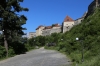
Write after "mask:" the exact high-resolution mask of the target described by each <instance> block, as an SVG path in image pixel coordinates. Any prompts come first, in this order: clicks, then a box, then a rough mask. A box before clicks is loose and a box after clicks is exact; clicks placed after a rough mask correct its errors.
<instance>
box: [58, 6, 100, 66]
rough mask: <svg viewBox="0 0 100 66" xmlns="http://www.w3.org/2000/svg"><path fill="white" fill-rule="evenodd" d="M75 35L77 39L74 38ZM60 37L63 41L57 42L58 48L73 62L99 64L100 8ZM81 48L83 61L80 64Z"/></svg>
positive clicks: (83, 65)
mask: <svg viewBox="0 0 100 66" xmlns="http://www.w3.org/2000/svg"><path fill="white" fill-rule="evenodd" d="M77 37H78V38H79V40H78V41H76V40H75V39H76V38H77ZM62 38H63V40H64V41H63V42H60V43H59V45H58V47H59V48H60V49H59V50H60V51H63V52H67V54H68V55H69V56H70V57H71V58H72V61H73V62H74V63H75V64H78V65H79V66H100V63H99V61H100V8H97V9H95V12H94V13H93V14H91V15H90V16H88V17H87V18H86V19H84V20H83V22H82V23H81V24H79V25H77V26H75V27H73V28H72V29H71V30H70V31H69V32H66V33H65V34H63V36H62ZM82 43H83V45H82ZM82 48H83V51H84V53H83V57H84V58H83V59H84V62H83V63H82V64H81V60H82V58H81V57H82V56H81V55H82Z"/></svg>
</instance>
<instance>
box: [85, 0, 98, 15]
mask: <svg viewBox="0 0 100 66" xmlns="http://www.w3.org/2000/svg"><path fill="white" fill-rule="evenodd" d="M96 1H98V2H97V3H98V7H100V0H94V1H93V2H92V3H91V4H90V5H89V6H88V13H87V15H86V17H88V16H89V15H90V14H92V13H93V12H94V10H95V8H96V6H97V3H96Z"/></svg>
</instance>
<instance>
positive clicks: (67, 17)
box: [64, 16, 74, 22]
mask: <svg viewBox="0 0 100 66" xmlns="http://www.w3.org/2000/svg"><path fill="white" fill-rule="evenodd" d="M68 21H74V20H73V19H72V18H70V17H69V16H66V18H65V19H64V22H68Z"/></svg>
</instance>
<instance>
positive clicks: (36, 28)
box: [36, 25, 44, 30]
mask: <svg viewBox="0 0 100 66" xmlns="http://www.w3.org/2000/svg"><path fill="white" fill-rule="evenodd" d="M41 27H44V26H43V25H40V26H38V27H37V28H36V30H37V29H39V28H41Z"/></svg>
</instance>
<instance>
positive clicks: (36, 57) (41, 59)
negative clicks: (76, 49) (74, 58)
mask: <svg viewBox="0 0 100 66" xmlns="http://www.w3.org/2000/svg"><path fill="white" fill-rule="evenodd" d="M69 64H70V62H69V60H68V58H66V56H65V55H63V54H61V53H59V52H57V51H54V50H45V49H44V48H40V49H36V50H33V51H30V52H27V53H26V54H21V55H17V56H15V57H12V58H9V59H7V60H3V61H0V66H70V65H69Z"/></svg>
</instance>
